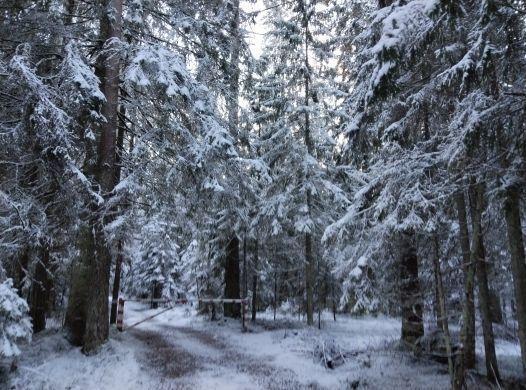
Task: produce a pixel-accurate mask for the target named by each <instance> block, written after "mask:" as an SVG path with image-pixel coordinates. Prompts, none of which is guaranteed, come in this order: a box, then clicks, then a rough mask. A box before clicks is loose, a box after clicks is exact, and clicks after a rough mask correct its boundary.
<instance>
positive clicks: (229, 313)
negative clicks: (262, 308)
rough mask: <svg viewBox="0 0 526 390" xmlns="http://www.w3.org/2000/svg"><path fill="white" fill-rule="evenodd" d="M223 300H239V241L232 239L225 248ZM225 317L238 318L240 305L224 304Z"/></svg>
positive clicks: (235, 237)
mask: <svg viewBox="0 0 526 390" xmlns="http://www.w3.org/2000/svg"><path fill="white" fill-rule="evenodd" d="M225 260H226V261H225V298H233V299H239V298H240V288H239V282H240V280H239V239H238V238H237V236H234V237H232V239H231V240H230V241H229V242H228V244H227V248H226V259H225ZM224 313H225V317H235V318H237V317H239V316H240V315H241V313H240V305H239V304H238V303H225V304H224Z"/></svg>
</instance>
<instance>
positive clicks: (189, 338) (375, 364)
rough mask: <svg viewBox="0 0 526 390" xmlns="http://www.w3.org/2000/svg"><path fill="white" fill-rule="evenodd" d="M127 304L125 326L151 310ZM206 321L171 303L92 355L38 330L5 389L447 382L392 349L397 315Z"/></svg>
mask: <svg viewBox="0 0 526 390" xmlns="http://www.w3.org/2000/svg"><path fill="white" fill-rule="evenodd" d="M158 311H159V310H150V309H148V308H147V306H145V305H142V304H139V303H131V302H128V303H126V310H125V325H127V326H129V325H131V324H133V323H135V322H137V321H139V320H140V319H143V318H146V317H147V316H149V315H151V314H153V313H156V312H158ZM248 327H249V331H248V332H242V331H241V324H240V322H239V321H219V322H210V321H208V320H207V319H205V318H203V317H199V316H196V315H195V313H194V311H193V310H188V307H178V308H175V309H173V310H170V311H167V312H166V313H164V314H162V315H160V316H158V317H155V318H154V319H152V320H150V321H147V322H145V323H142V324H140V325H138V326H137V327H135V328H132V329H129V330H127V331H126V332H124V333H119V332H117V331H116V330H115V329H112V334H111V340H110V341H109V342H108V343H107V344H106V345H105V346H104V347H103V348H102V350H101V351H100V353H99V354H97V355H95V356H84V355H83V354H82V353H81V352H80V350H79V349H78V348H72V347H71V346H70V345H69V344H68V342H67V341H66V340H65V339H64V338H63V335H62V334H61V333H60V332H57V331H55V332H53V331H47V332H46V333H44V334H42V335H37V336H36V337H35V338H34V340H33V342H32V344H31V345H29V346H26V347H25V348H24V350H23V355H22V356H21V358H20V360H19V363H18V372H17V373H16V375H15V376H14V377H13V379H12V383H11V386H12V387H11V388H13V389H17V390H18V389H24V390H25V389H28V390H30V389H35V390H36V389H39V390H40V389H43V390H44V389H50V390H51V389H53V390H54V389H70V390H74V389H97V390H104V389H108V390H110V389H111V390H114V389H126V390H127V389H303V388H311V389H340V388H341V389H348V388H369V389H401V388H403V389H446V388H448V376H447V372H446V367H444V366H441V365H439V364H436V363H431V362H423V361H418V360H416V359H414V358H412V357H411V356H410V355H409V354H406V353H403V352H401V351H399V350H398V349H397V348H396V340H397V339H398V338H399V332H400V323H399V321H398V320H395V319H391V318H386V317H377V318H372V317H370V318H360V319H356V318H351V317H347V316H339V317H338V319H337V321H336V322H334V321H332V320H330V318H329V316H327V318H325V319H324V321H323V327H322V330H321V331H319V330H318V329H316V328H307V327H305V326H303V325H302V324H301V323H299V322H297V321H296V322H293V321H292V319H290V318H279V319H278V321H276V322H274V321H272V319H271V318H270V316H269V315H262V316H261V321H260V322H259V323H258V325H251V324H250V323H248ZM322 340H323V341H325V343H329V344H330V343H331V340H334V343H335V344H336V345H337V346H338V347H340V348H341V350H342V351H345V352H346V356H347V357H346V359H345V363H344V364H343V365H341V366H339V367H336V368H335V369H328V368H325V367H324V366H323V365H322V364H321V362H320V361H319V360H317V359H315V358H314V355H313V349H314V348H315V346H316V345H320V344H321V341H322ZM497 352H498V354H499V360H500V361H503V362H513V364H518V365H520V361H519V350H518V346H516V345H515V344H512V343H506V342H500V341H499V345H498V348H497Z"/></svg>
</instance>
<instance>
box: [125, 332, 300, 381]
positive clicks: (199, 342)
mask: <svg viewBox="0 0 526 390" xmlns="http://www.w3.org/2000/svg"><path fill="white" fill-rule="evenodd" d="M130 334H132V335H133V337H135V338H136V339H137V340H138V341H139V342H140V343H142V344H143V346H144V353H143V354H142V355H141V356H142V358H140V362H141V363H142V364H144V366H145V367H147V368H148V369H149V370H151V371H155V372H156V373H157V374H158V376H159V378H161V380H160V385H161V388H162V389H195V388H202V389H213V388H246V389H300V388H303V386H302V385H301V383H299V382H298V381H297V380H296V379H295V378H294V376H295V375H294V373H293V372H292V371H290V370H286V369H281V368H278V367H275V366H273V365H271V364H267V363H263V362H261V361H259V360H257V359H255V358H254V357H251V356H249V355H246V354H243V353H239V352H237V351H235V350H234V348H233V347H232V346H230V345H228V344H226V343H225V342H222V341H219V340H218V339H217V338H215V337H213V336H212V335H211V334H210V333H207V332H205V331H202V330H197V329H194V328H190V327H169V326H165V327H164V329H163V330H140V329H132V330H131V331H130Z"/></svg>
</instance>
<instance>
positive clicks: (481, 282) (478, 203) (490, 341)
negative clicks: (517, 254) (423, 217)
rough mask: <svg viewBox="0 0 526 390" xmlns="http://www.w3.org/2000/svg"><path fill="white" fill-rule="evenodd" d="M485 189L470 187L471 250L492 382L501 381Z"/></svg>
mask: <svg viewBox="0 0 526 390" xmlns="http://www.w3.org/2000/svg"><path fill="white" fill-rule="evenodd" d="M483 196H484V188H483V186H481V185H480V184H474V185H472V186H470V204H471V207H470V208H471V222H472V225H473V241H472V248H471V256H472V257H471V261H472V262H476V264H477V265H476V275H477V284H478V301H479V310H480V314H481V317H482V331H483V335H484V351H485V355H486V373H487V376H488V379H489V380H490V381H492V382H498V381H499V380H500V376H499V369H498V365H497V355H496V353H495V337H494V335H493V325H492V321H491V309H490V296H489V287H488V275H487V270H486V259H485V250H484V241H483V240H484V238H483V232H482V210H483Z"/></svg>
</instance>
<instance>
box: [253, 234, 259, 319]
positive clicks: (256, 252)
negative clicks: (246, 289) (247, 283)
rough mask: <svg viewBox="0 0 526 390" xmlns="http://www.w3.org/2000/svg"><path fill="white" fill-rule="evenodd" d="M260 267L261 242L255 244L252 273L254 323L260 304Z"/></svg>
mask: <svg viewBox="0 0 526 390" xmlns="http://www.w3.org/2000/svg"><path fill="white" fill-rule="evenodd" d="M258 267H259V240H258V239H257V238H256V242H255V243H254V270H253V273H252V322H255V321H256V313H257V302H258V298H257V297H258V294H257V291H258Z"/></svg>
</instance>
